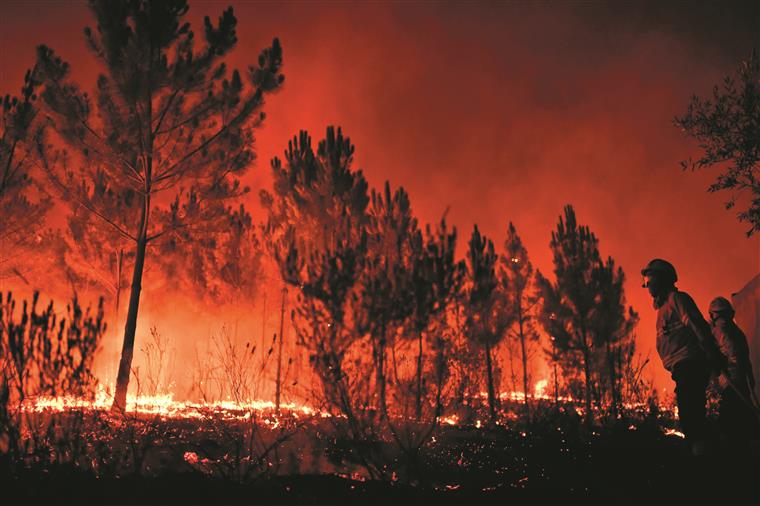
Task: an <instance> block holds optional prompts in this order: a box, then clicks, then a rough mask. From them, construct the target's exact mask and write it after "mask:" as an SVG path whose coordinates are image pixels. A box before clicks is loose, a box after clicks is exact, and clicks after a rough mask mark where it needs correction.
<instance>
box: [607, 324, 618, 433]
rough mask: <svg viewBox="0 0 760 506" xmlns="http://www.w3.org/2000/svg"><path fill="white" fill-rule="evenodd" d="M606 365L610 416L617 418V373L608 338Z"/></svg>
mask: <svg viewBox="0 0 760 506" xmlns="http://www.w3.org/2000/svg"><path fill="white" fill-rule="evenodd" d="M606 344H607V366H608V368H609V375H610V388H611V390H610V398H611V402H612V405H611V408H612V417H613V418H614V419H615V420H617V417H618V408H619V402H620V398H619V395H618V385H617V373H616V371H615V357H614V355H613V354H612V345H611V343H610V340H609V339H608V340H607V343H606Z"/></svg>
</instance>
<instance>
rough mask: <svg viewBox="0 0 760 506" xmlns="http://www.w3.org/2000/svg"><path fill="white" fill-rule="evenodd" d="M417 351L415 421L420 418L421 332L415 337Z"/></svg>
mask: <svg viewBox="0 0 760 506" xmlns="http://www.w3.org/2000/svg"><path fill="white" fill-rule="evenodd" d="M417 343H418V344H419V350H418V353H417V421H418V422H419V421H420V419H421V418H422V332H420V333H419V335H418V336H417Z"/></svg>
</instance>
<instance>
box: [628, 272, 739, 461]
mask: <svg viewBox="0 0 760 506" xmlns="http://www.w3.org/2000/svg"><path fill="white" fill-rule="evenodd" d="M641 275H642V276H644V284H643V287H644V288H647V289H648V290H649V294H650V295H651V296H652V299H653V300H654V308H655V309H656V310H657V353H658V354H659V356H660V359H661V360H662V364H663V366H664V367H665V369H667V370H668V371H669V372H670V374H671V377H672V378H673V381H675V383H676V389H675V393H676V404H677V405H678V421H679V424H680V426H681V430H682V431H683V433H684V434H685V436H686V440H687V441H688V442H689V443H690V444H691V451H692V453H693V454H694V455H701V454H704V453H705V451H706V446H707V445H706V443H707V439H708V431H707V423H706V408H705V404H706V403H707V384H708V382H709V380H710V376H711V374H717V373H718V372H719V371H721V370H722V369H723V367H724V364H725V358H724V357H723V355H721V353H720V350H719V348H718V344H717V343H716V341H715V338H714V337H713V334H712V332H711V330H710V325H709V324H708V323H707V321H705V319H704V317H703V316H702V313H701V312H700V311H699V308H697V305H696V304H695V303H694V299H692V298H691V296H689V294H687V293H685V292H682V291H679V290H678V289H677V288H676V286H675V283H676V281H678V275H677V274H676V269H675V267H673V265H672V264H671V263H670V262H668V261H666V260H662V259H659V258H656V259H654V260H652V261H651V262H649V263H648V264H647V266H646V267H644V268H643V269H642V270H641Z"/></svg>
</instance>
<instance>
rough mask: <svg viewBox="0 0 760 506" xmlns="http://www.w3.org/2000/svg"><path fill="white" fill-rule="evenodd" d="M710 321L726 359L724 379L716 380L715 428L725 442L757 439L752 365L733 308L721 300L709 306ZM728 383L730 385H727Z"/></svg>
mask: <svg viewBox="0 0 760 506" xmlns="http://www.w3.org/2000/svg"><path fill="white" fill-rule="evenodd" d="M710 321H711V323H712V330H713V335H714V336H715V339H716V340H717V342H718V346H719V347H720V351H721V352H722V353H723V355H725V356H726V360H727V364H726V371H724V374H725V376H726V377H727V380H726V377H723V376H721V378H720V380H719V381H720V387H721V392H720V405H719V415H718V427H719V430H720V434H721V436H722V437H724V438H726V439H734V440H736V439H745V440H746V439H753V438H756V437H757V436H758V433H759V431H760V423H758V419H757V415H755V412H754V410H753V409H752V407H751V399H752V394H751V392H752V391H753V390H754V389H755V378H754V377H753V375H752V364H751V362H750V360H749V346H748V345H747V337H746V336H745V335H744V332H742V329H740V328H739V326H738V325H737V324H736V322H735V321H734V308H733V306H732V305H731V303H730V302H729V301H728V300H727V299H725V298H723V297H716V298H715V299H713V301H712V302H711V303H710ZM729 382H730V383H729Z"/></svg>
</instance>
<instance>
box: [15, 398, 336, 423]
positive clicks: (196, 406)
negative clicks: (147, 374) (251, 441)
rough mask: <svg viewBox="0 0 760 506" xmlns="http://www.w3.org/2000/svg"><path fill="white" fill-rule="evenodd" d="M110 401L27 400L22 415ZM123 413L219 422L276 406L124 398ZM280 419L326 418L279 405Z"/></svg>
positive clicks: (98, 406) (101, 407)
mask: <svg viewBox="0 0 760 506" xmlns="http://www.w3.org/2000/svg"><path fill="white" fill-rule="evenodd" d="M112 402H113V398H112V397H111V396H110V395H108V393H107V392H106V391H104V390H99V391H98V393H97V394H96V395H95V398H94V399H84V398H81V397H74V396H60V397H36V398H31V399H27V400H26V401H25V402H24V404H23V406H22V409H23V410H24V411H26V412H36V413H42V412H62V411H67V410H72V409H80V410H98V411H107V410H110V409H111V404H112ZM126 411H127V413H130V414H135V415H153V416H161V417H164V418H210V417H215V418H222V419H247V418H251V417H252V416H257V415H259V414H270V413H272V414H275V411H276V405H275V403H274V402H272V401H263V400H249V401H245V402H235V401H231V400H226V401H212V402H188V401H176V400H174V397H173V395H172V394H164V395H152V396H151V395H140V396H138V397H135V396H128V397H127V409H126ZM280 412H281V414H283V415H288V416H292V417H295V418H298V417H299V416H315V415H319V416H323V417H324V416H329V414H327V413H323V412H318V411H317V410H315V409H313V408H311V407H309V406H306V405H301V404H296V403H280ZM263 423H265V424H267V425H273V428H276V426H277V425H278V424H279V420H278V418H277V417H276V416H272V417H267V418H265V419H264V420H263Z"/></svg>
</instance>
